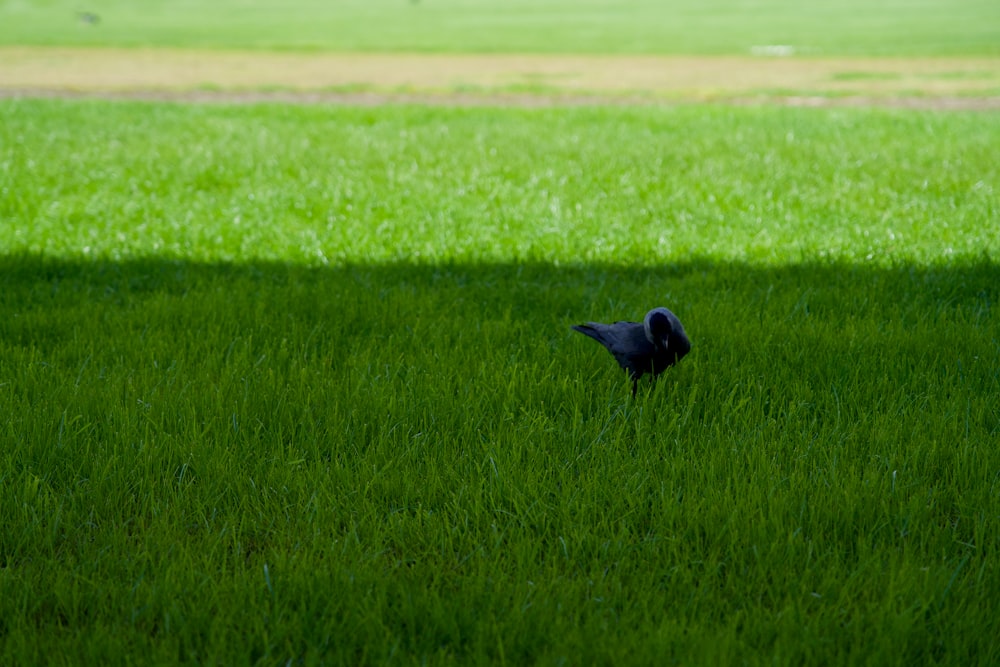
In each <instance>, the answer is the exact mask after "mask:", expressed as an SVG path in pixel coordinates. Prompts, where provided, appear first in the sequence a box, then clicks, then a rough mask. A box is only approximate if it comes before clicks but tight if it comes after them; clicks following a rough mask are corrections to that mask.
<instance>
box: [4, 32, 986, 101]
mask: <svg viewBox="0 0 1000 667" xmlns="http://www.w3.org/2000/svg"><path fill="white" fill-rule="evenodd" d="M0 96H3V97H14V96H16V97H39V96H83V97H92V96H100V97H111V98H116V99H117V98H124V99H152V100H164V99H166V100H176V101H189V102H237V103H239V102H246V103H252V102H298V103H311V104H362V105H363V104H371V105H374V104H387V103H422V104H456V105H498V104H506V105H523V106H538V105H582V104H650V103H665V102H666V103H678V102H692V101H721V102H731V103H778V104H792V105H801V106H834V105H852V106H858V105H865V106H872V105H879V106H897V107H913V108H933V109H980V110H995V109H1000V58H982V57H979V58H801V57H766V56H765V57H761V56H750V55H748V56H704V57H696V56H592V55H591V56H572V55H476V54H453V55H449V54H336V53H333V54H331V53H271V52H266V53H264V52H220V51H191V50H172V49H98V48H94V49H83V48H75V49H70V48H42V47H5V48H0Z"/></svg>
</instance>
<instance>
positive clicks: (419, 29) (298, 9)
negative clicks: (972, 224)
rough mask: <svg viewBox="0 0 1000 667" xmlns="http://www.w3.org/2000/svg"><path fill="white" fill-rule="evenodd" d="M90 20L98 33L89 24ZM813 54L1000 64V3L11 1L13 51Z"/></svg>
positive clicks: (3, 35)
mask: <svg viewBox="0 0 1000 667" xmlns="http://www.w3.org/2000/svg"><path fill="white" fill-rule="evenodd" d="M81 10H87V11H88V12H90V13H93V14H95V15H96V16H98V17H99V22H97V23H88V22H85V21H81V19H80V12H81ZM12 44H13V45H29V44H30V45H50V46H51V45H57V46H65V45H76V46H79V45H90V46H130V47H132V46H158V47H168V46H169V47H183V48H204V47H211V48H222V49H247V48H249V49H294V50H330V51H379V52H385V51H397V52H398V51H403V52H406V51H418V52H463V53H466V52H488V53H525V52H528V53H596V54H606V53H651V54H747V53H749V52H751V50H754V49H755V47H758V48H759V47H767V46H773V45H786V46H791V47H792V48H793V49H794V50H795V51H796V52H797V53H798V54H800V55H802V54H804V55H810V56H819V55H822V56H830V55H834V56H842V55H851V56H859V55H865V56H887V55H904V56H913V55H920V56H940V55H992V56H995V55H998V54H1000V3H997V2H996V1H995V0H922V1H921V2H916V3H915V2H912V1H911V0H884V1H882V2H876V3H873V2H868V1H867V0H809V1H799V0H769V1H768V2H736V1H734V0H671V1H669V2H663V1H662V0H626V1H622V0H588V1H587V2H580V1H577V0H540V1H537V0H536V1H532V0H508V1H505V2H496V1H487V0H338V1H337V2H322V1H321V0H291V1H289V2H282V3H278V2H273V1H271V2H259V1H257V2H254V1H250V0H242V1H241V0H226V1H225V2H216V3H204V2H197V1H196V0H172V1H171V2H162V1H159V2H157V1H150V0H146V1H144V2H124V1H122V0H93V1H92V2H88V3H80V2H77V1H76V0H73V1H69V0H51V1H49V2H44V3H42V2H26V1H25V0H6V2H2V3H0V45H12Z"/></svg>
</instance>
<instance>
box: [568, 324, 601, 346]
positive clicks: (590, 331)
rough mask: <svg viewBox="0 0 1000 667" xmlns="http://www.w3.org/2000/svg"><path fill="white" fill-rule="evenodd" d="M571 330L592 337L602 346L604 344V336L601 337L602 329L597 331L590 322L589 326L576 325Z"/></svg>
mask: <svg viewBox="0 0 1000 667" xmlns="http://www.w3.org/2000/svg"><path fill="white" fill-rule="evenodd" d="M570 328H571V329H572V330H573V331H579V332H580V333H582V334H583V335H584V336H590V337H591V338H593V339H594V340H596V341H597V342H598V343H601V344H602V345H603V344H604V336H602V335H601V331H600V329H597V328H596V327H595V326H594V323H593V322H588V323H587V324H574V325H573V326H572V327H570Z"/></svg>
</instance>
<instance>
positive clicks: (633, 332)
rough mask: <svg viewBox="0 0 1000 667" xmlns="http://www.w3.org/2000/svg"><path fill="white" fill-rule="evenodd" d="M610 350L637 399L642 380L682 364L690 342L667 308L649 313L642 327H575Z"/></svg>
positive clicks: (634, 324) (595, 324) (630, 324)
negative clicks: (637, 391) (640, 380)
mask: <svg viewBox="0 0 1000 667" xmlns="http://www.w3.org/2000/svg"><path fill="white" fill-rule="evenodd" d="M573 329H574V330H575V331H579V332H580V333H582V334H584V335H585V336H590V337H591V338H593V339H594V340H596V341H597V342H598V343H600V344H601V345H603V346H604V347H606V348H608V352H610V353H611V354H613V355H614V356H615V359H617V360H618V364H619V365H620V366H621V367H622V368H624V369H625V370H627V371H628V372H629V376H630V377H631V378H632V398H635V392H636V389H637V388H638V386H639V378H641V377H642V376H643V375H645V374H646V373H652V374H653V379H654V380H655V379H656V376H658V375H659V374H660V373H662V372H663V371H664V370H666V369H667V368H669V367H670V366H673V365H674V364H676V363H677V362H678V361H680V360H681V359H682V358H683V357H684V355H686V354H687V353H688V352H690V351H691V341H690V340H688V337H687V334H685V333H684V327H683V325H681V321H680V320H679V319H677V316H676V315H674V314H673V313H672V312H670V311H669V310H667V309H666V308H654V309H653V310H651V311H649V312H648V313H646V317H645V319H643V321H642V324H639V323H638V322H615V323H614V324H601V323H600V322H587V323H586V324H577V325H575V326H574V327H573Z"/></svg>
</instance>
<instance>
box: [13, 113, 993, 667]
mask: <svg viewBox="0 0 1000 667" xmlns="http://www.w3.org/2000/svg"><path fill="white" fill-rule="evenodd" d="M0 109H2V114H3V122H2V123H0V128H2V129H0V133H2V135H0V139H2V140H0V146H2V148H0V151H2V152H0V174H2V177H3V186H0V244H2V249H3V258H2V260H0V274H2V275H3V276H4V289H3V291H2V292H0V310H2V313H3V317H2V318H0V415H3V417H0V438H2V439H3V441H4V443H5V446H4V447H3V449H2V452H0V461H2V466H0V470H2V471H3V473H2V477H0V494H2V496H0V522H2V525H3V526H4V530H3V531H0V555H2V562H0V619H2V620H0V629H2V632H3V637H4V641H3V643H2V647H0V650H2V651H3V657H4V661H9V662H32V661H40V660H42V659H48V660H52V659H56V660H63V661H66V662H81V661H101V662H127V661H135V660H139V659H141V660H144V661H153V662H172V661H176V660H178V659H191V660H194V659H197V660H199V661H206V662H228V663H250V662H265V663H272V662H282V663H284V662H286V661H288V660H289V659H291V660H301V661H302V662H304V663H318V662H320V661H323V660H325V661H328V662H342V663H368V662H411V661H412V662H416V661H419V660H426V661H429V662H440V663H464V664H467V663H469V662H485V661H501V660H507V661H511V662H526V661H542V662H548V661H552V662H556V661H559V660H568V661H570V662H615V663H623V662H628V663H633V664H635V663H640V664H643V663H644V664H662V662H663V661H664V660H665V659H666V660H668V661H669V660H676V661H678V662H703V661H705V662H709V661H726V662H733V661H747V662H753V663H763V662H767V663H771V662H774V661H777V662H782V663H800V662H803V661H809V662H825V661H829V662H834V661H836V662H846V661H863V660H872V661H878V662H880V663H887V664H912V663H914V662H923V661H927V660H936V661H939V662H941V663H952V664H957V663H967V662H968V661H970V660H971V661H973V662H976V661H978V662H983V663H989V662H992V661H995V659H996V658H997V657H998V656H997V646H996V643H995V640H994V639H993V637H994V636H995V633H993V632H991V631H990V630H991V629H992V628H993V627H994V624H995V618H996V616H997V614H996V611H997V608H996V599H997V593H998V591H997V584H996V582H997V581H998V579H997V572H996V563H997V558H996V557H997V546H998V540H997V537H996V535H997V528H998V526H997V511H996V507H997V505H996V494H995V478H996V474H997V470H998V469H1000V459H998V455H997V453H996V447H995V446H994V443H995V442H996V439H997V435H998V430H1000V410H998V407H997V406H998V405H1000V401H997V400H996V399H997V397H998V396H1000V376H998V373H997V369H998V368H1000V345H998V340H1000V336H998V333H1000V323H998V319H997V313H996V308H995V304H996V301H997V296H998V287H997V286H998V285H1000V269H998V267H997V265H996V262H995V261H994V260H993V257H995V253H996V250H997V248H996V243H997V240H996V237H995V235H993V234H992V233H991V231H990V230H991V227H990V221H991V220H992V219H993V217H991V216H995V211H996V207H995V202H996V198H995V193H994V190H993V187H994V184H995V183H996V182H997V181H996V170H997V167H996V164H995V160H994V159H993V158H992V155H991V154H990V153H989V151H988V150H987V149H986V148H985V147H984V146H988V145H990V144H991V143H992V144H995V143H996V139H997V134H998V131H1000V128H998V127H997V123H996V119H995V118H994V117H993V116H991V115H988V114H987V115H984V114H978V115H977V114H924V113H902V112H874V111H859V110H839V111H816V110H812V111H808V110H789V109H717V108H687V109H668V110H652V109H645V110H621V109H617V110H615V109H593V110H587V109H584V110H575V111H565V110H564V111H561V112H556V111H524V110H440V109H438V110H433V109H425V108H407V107H400V108H383V109H368V110H352V109H301V108H292V109H289V108H282V107H240V108H225V107H218V108H217V107H212V108H203V107H186V106H172V105H142V104H108V103H96V102H91V103H66V102H5V103H4V104H3V105H2V106H0ZM984 142H985V143H984ZM251 195H252V197H251ZM660 303H662V304H664V305H668V306H669V307H671V308H672V309H673V310H675V312H677V314H678V315H679V316H680V317H681V318H682V320H683V321H684V323H685V325H686V327H687V328H688V330H689V333H690V334H691V337H692V341H693V343H694V349H693V351H692V353H691V355H690V356H689V357H687V358H685V359H684V361H683V362H682V363H681V364H679V365H678V366H677V367H676V368H673V369H671V370H670V371H669V372H668V373H666V374H664V376H663V377H662V378H661V379H660V381H659V383H658V384H657V385H656V386H655V387H648V386H643V387H642V388H641V391H640V394H639V396H638V398H637V400H635V401H632V400H630V398H629V385H628V382H627V380H626V378H625V377H624V374H622V373H621V372H619V370H618V369H617V368H616V367H615V365H614V362H613V360H612V359H611V358H610V356H609V355H607V354H606V353H605V352H603V351H602V350H600V349H599V348H598V347H597V346H595V345H593V344H592V343H591V342H589V341H586V340H583V339H582V338H580V337H579V336H577V335H575V334H573V333H572V332H571V331H570V330H569V329H568V326H569V325H570V324H572V323H575V322H577V321H580V320H585V319H605V320H608V319H615V318H635V317H639V316H641V314H642V313H643V312H644V309H645V308H647V307H648V306H650V305H653V304H660Z"/></svg>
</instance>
